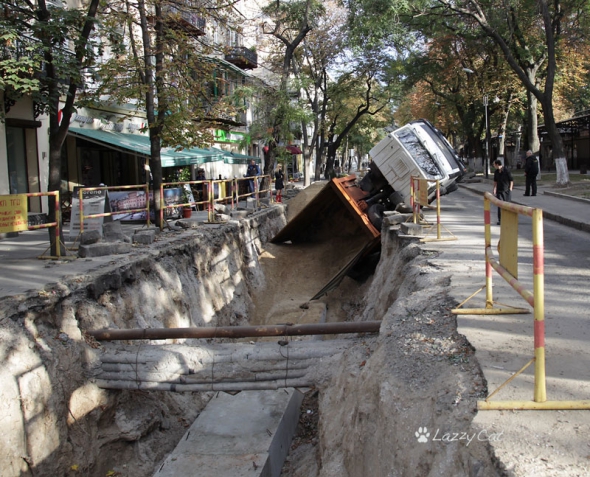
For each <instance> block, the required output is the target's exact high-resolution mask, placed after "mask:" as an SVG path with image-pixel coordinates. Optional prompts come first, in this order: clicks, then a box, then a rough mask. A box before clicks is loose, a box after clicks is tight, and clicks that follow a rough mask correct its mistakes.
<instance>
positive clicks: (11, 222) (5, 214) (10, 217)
mask: <svg viewBox="0 0 590 477" xmlns="http://www.w3.org/2000/svg"><path fill="white" fill-rule="evenodd" d="M50 196H54V197H55V222H50V223H47V224H40V225H29V222H28V213H29V208H28V201H27V199H28V198H29V197H50ZM50 227H55V236H56V238H57V241H58V245H57V246H56V247H55V253H56V255H55V256H52V255H44V254H45V252H47V250H49V249H51V246H52V245H53V243H50V244H49V247H48V248H47V249H46V250H45V252H43V254H42V255H40V256H39V257H37V258H39V259H57V260H59V259H60V258H62V256H61V246H63V247H64V250H65V248H66V247H65V245H64V244H63V242H62V241H61V238H60V236H61V204H60V200H59V191H52V192H31V193H27V194H9V195H0V232H3V233H5V232H24V231H30V230H39V229H48V228H50Z"/></svg>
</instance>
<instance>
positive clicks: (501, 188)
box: [494, 159, 514, 225]
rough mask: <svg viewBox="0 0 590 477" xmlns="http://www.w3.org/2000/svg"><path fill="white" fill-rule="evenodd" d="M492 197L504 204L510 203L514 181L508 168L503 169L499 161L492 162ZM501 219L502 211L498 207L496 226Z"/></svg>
mask: <svg viewBox="0 0 590 477" xmlns="http://www.w3.org/2000/svg"><path fill="white" fill-rule="evenodd" d="M494 168H495V169H496V170H495V171H494V196H495V197H496V198H498V199H500V200H503V201H504V202H510V199H511V197H512V188H513V187H514V179H513V178H512V173H511V172H510V171H509V170H508V168H506V167H504V166H503V164H502V161H501V160H500V159H496V160H495V161H494ZM501 218H502V209H501V208H500V207H498V225H500V220H501Z"/></svg>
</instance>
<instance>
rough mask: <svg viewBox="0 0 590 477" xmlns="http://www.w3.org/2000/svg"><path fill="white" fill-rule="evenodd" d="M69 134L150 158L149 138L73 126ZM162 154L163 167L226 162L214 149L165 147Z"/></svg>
mask: <svg viewBox="0 0 590 477" xmlns="http://www.w3.org/2000/svg"><path fill="white" fill-rule="evenodd" d="M69 134H71V135H72V136H75V137H79V138H81V139H85V140H86V141H90V142H94V143H96V144H101V145H103V146H106V147H109V148H111V149H116V150H120V151H123V152H127V153H129V152H132V153H135V154H138V155H140V156H146V157H149V156H150V138H149V137H148V136H143V135H139V134H124V133H120V132H115V131H103V130H100V129H84V128H76V127H72V126H70V129H69ZM160 154H161V160H162V167H178V166H189V165H191V164H204V163H206V162H216V161H223V160H225V157H224V154H223V153H222V152H220V151H219V150H213V149H199V148H190V149H183V150H182V151H175V150H174V149H173V148H171V147H163V148H162V150H161V152H160Z"/></svg>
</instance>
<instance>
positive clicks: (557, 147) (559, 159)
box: [541, 101, 570, 187]
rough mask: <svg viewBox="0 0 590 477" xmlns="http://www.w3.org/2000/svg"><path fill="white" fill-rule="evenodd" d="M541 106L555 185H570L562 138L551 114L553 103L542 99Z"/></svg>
mask: <svg viewBox="0 0 590 477" xmlns="http://www.w3.org/2000/svg"><path fill="white" fill-rule="evenodd" d="M541 106H542V107H543V116H544V118H545V128H546V129H547V135H548V136H549V140H550V141H551V145H552V147H553V161H554V162H555V171H556V172H557V178H556V185H557V186H558V187H567V186H568V185H570V175H569V170H568V168H567V159H566V157H565V147H564V146H563V139H562V137H561V134H560V133H559V129H558V128H557V124H555V118H554V116H553V104H552V103H551V101H544V102H542V103H541Z"/></svg>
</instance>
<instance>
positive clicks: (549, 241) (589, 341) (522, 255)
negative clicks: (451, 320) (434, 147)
mask: <svg viewBox="0 0 590 477" xmlns="http://www.w3.org/2000/svg"><path fill="white" fill-rule="evenodd" d="M485 190H489V191H491V185H490V184H489V183H483V182H480V183H475V184H465V185H462V186H461V187H460V190H459V191H457V192H455V193H453V194H451V195H449V196H445V197H443V198H442V199H441V209H442V211H441V222H442V224H443V230H444V234H443V237H445V236H446V237H449V236H451V234H452V235H454V236H455V237H456V238H457V240H454V241H444V242H442V241H441V242H430V243H428V244H426V245H427V247H428V249H430V250H432V251H433V252H435V256H436V258H433V262H434V263H435V264H437V265H439V266H440V267H442V268H444V270H445V271H450V272H451V273H452V279H451V280H452V281H451V289H452V295H453V297H454V298H455V299H456V301H457V302H458V303H460V302H462V301H463V300H465V299H467V298H468V297H469V296H471V295H472V294H473V293H474V292H476V291H477V290H478V289H479V288H480V287H482V286H483V285H485V259H484V225H483V199H482V197H481V194H483V191H485ZM522 193H523V192H522V191H520V190H519V189H516V190H515V191H514V194H513V201H514V202H519V203H521V204H524V205H527V206H539V207H540V208H542V209H543V215H544V221H543V225H544V226H543V230H544V244H545V247H544V249H545V262H544V264H545V267H544V271H545V274H544V283H545V297H544V298H545V301H544V303H545V333H546V345H545V349H546V373H547V379H546V381H547V399H548V400H551V401H582V400H589V399H590V315H589V313H588V310H589V309H590V293H589V291H588V284H589V283H590V252H588V249H589V247H590V234H589V233H588V232H586V231H584V230H588V229H587V225H588V223H589V218H590V201H586V203H585V202H583V201H572V200H569V199H564V198H561V197H556V196H552V195H550V194H543V193H542V192H541V193H540V195H538V196H536V197H523V196H522ZM545 207H546V208H545ZM492 214H493V218H495V206H492ZM429 216H430V219H429V222H431V223H435V218H434V217H433V216H432V213H431V212H427V213H426V218H427V219H428V217H429ZM548 217H553V218H556V219H558V220H559V222H558V221H557V220H548ZM563 222H566V223H568V224H569V225H575V227H571V226H566V225H564V224H563ZM491 229H492V247H493V250H494V253H495V254H496V255H497V253H496V249H497V246H498V242H499V240H500V227H499V226H497V225H495V220H494V222H493V225H492V227H491ZM518 237H519V240H518V243H519V245H518V264H519V265H518V279H519V281H521V282H522V283H523V284H524V285H525V287H526V288H527V289H528V290H531V291H532V290H533V267H532V222H531V219H530V218H529V217H526V216H521V217H520V219H519V224H518ZM492 281H493V297H494V301H496V302H499V303H500V304H501V305H500V304H499V305H497V306H503V305H510V306H514V307H524V308H528V309H529V310H530V311H531V312H532V309H530V307H529V306H528V304H527V303H526V302H525V301H524V299H523V298H522V297H521V296H520V295H519V294H517V293H516V292H515V291H514V290H513V289H512V288H511V286H509V285H508V284H507V283H506V281H505V280H504V279H503V278H501V277H500V275H498V274H497V273H495V272H494V275H493V279H492ZM464 307H465V308H484V307H485V291H482V292H481V293H479V294H478V295H476V296H475V297H474V298H473V299H472V300H470V301H469V302H468V303H466V304H465V305H464ZM457 323H458V330H459V332H460V333H462V334H464V335H466V336H467V338H468V339H469V341H470V342H471V343H472V345H473V346H474V347H475V348H476V358H477V359H478V361H479V364H480V366H481V368H482V370H483V373H484V376H485V378H486V380H487V384H488V390H489V392H490V393H491V392H492V391H494V390H496V389H497V388H498V387H499V386H500V385H502V384H503V383H504V382H506V381H507V380H508V379H509V378H510V377H511V376H512V375H513V374H514V373H516V372H517V371H518V370H519V369H521V368H522V367H523V366H524V365H525V364H526V363H527V362H528V361H529V360H530V359H531V358H533V356H534V343H533V314H532V313H531V314H510V315H480V314H477V315H476V314H469V315H458V316H457ZM533 374H534V373H533V366H530V367H529V368H528V369H527V370H526V371H524V372H523V373H522V374H521V375H520V376H518V377H517V378H516V379H514V380H513V381H511V382H510V383H509V384H507V385H506V386H505V387H504V388H502V389H501V390H500V391H499V392H498V394H497V395H496V396H494V397H493V399H494V400H499V401H532V400H533V390H534V387H533V386H534V380H533ZM474 422H475V424H476V426H477V427H478V428H479V429H481V430H482V431H483V432H484V434H486V435H491V434H494V435H501V438H500V439H499V440H497V441H494V442H492V443H491V445H492V446H493V448H494V449H495V452H496V454H497V455H498V457H499V458H500V460H501V461H502V462H503V463H504V464H505V465H506V467H507V469H508V470H509V471H510V472H511V473H512V474H511V475H517V476H533V475H535V476H536V475H543V476H573V475H580V476H582V475H590V444H589V443H590V441H589V440H588V436H589V435H590V411H588V410H578V411H576V410H569V411H564V410H554V411H529V410H527V411H513V410H510V411H479V413H478V415H477V416H476V418H475V421H474ZM457 431H461V429H459V430H457Z"/></svg>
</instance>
